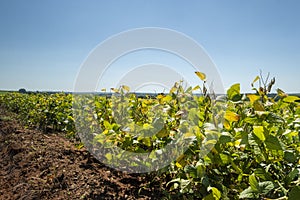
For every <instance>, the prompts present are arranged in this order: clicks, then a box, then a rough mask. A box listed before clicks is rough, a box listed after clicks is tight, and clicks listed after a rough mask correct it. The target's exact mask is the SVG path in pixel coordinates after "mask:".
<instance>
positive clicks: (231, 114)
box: [224, 110, 240, 122]
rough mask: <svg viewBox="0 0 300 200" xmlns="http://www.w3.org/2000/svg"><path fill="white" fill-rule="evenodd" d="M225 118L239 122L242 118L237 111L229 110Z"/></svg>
mask: <svg viewBox="0 0 300 200" xmlns="http://www.w3.org/2000/svg"><path fill="white" fill-rule="evenodd" d="M224 118H225V119H226V120H228V121H229V122H237V121H239V119H240V115H238V114H237V113H235V112H232V111H229V110H227V111H226V113H225V116H224Z"/></svg>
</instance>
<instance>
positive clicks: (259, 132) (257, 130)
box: [253, 126, 266, 141]
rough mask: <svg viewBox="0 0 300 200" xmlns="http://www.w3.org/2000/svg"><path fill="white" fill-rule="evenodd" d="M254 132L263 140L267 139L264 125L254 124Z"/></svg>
mask: <svg viewBox="0 0 300 200" xmlns="http://www.w3.org/2000/svg"><path fill="white" fill-rule="evenodd" d="M253 133H254V134H255V135H256V136H257V137H258V138H259V139H260V140H261V141H265V140H266V137H265V135H264V127H263V126H253Z"/></svg>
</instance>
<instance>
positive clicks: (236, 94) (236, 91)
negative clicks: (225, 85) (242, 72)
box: [227, 83, 242, 101]
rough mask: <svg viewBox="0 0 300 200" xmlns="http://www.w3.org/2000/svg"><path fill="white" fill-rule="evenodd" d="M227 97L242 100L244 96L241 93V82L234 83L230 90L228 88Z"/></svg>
mask: <svg viewBox="0 0 300 200" xmlns="http://www.w3.org/2000/svg"><path fill="white" fill-rule="evenodd" d="M227 97H228V99H229V100H232V101H239V100H241V98H242V96H241V93H240V84H239V83H236V84H234V85H232V86H231V87H230V88H229V89H228V90H227Z"/></svg>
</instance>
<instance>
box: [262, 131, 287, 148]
mask: <svg viewBox="0 0 300 200" xmlns="http://www.w3.org/2000/svg"><path fill="white" fill-rule="evenodd" d="M265 145H266V148H267V149H269V150H283V149H282V146H281V143H280V142H279V139H278V138H277V137H275V136H273V135H269V136H268V137H267V139H266V141H265Z"/></svg>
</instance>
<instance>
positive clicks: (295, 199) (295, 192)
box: [288, 186, 300, 200]
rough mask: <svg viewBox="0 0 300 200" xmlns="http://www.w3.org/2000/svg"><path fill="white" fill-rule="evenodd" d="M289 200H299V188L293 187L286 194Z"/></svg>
mask: <svg viewBox="0 0 300 200" xmlns="http://www.w3.org/2000/svg"><path fill="white" fill-rule="evenodd" d="M288 196H289V200H299V197H300V186H295V187H293V189H292V190H291V191H290V192H289V194H288Z"/></svg>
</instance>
